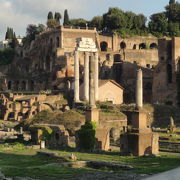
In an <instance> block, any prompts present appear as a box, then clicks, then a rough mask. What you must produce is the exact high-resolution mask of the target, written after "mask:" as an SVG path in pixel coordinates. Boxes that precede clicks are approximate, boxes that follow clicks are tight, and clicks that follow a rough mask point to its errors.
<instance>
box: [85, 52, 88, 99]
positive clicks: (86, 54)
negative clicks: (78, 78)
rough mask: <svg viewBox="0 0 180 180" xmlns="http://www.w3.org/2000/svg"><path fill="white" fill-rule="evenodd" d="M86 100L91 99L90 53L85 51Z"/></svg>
mask: <svg viewBox="0 0 180 180" xmlns="http://www.w3.org/2000/svg"><path fill="white" fill-rule="evenodd" d="M84 100H85V101H89V53H88V52H85V59H84Z"/></svg>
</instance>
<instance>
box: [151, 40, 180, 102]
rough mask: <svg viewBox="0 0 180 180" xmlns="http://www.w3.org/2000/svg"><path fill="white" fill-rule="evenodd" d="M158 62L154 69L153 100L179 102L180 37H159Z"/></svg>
mask: <svg viewBox="0 0 180 180" xmlns="http://www.w3.org/2000/svg"><path fill="white" fill-rule="evenodd" d="M158 44H159V50H158V51H159V52H158V54H159V63H158V65H157V66H156V68H155V70H154V80H153V102H155V103H163V104H164V103H166V104H169V105H176V104H180V98H179V97H180V79H179V78H180V76H179V72H180V38H178V37H175V38H172V39H171V38H164V39H159V43H158Z"/></svg>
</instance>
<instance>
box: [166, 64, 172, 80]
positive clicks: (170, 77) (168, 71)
mask: <svg viewBox="0 0 180 180" xmlns="http://www.w3.org/2000/svg"><path fill="white" fill-rule="evenodd" d="M167 82H168V83H172V66H171V64H167Z"/></svg>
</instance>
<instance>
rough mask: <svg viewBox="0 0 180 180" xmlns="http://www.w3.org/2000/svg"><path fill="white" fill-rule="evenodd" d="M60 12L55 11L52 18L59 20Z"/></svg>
mask: <svg viewBox="0 0 180 180" xmlns="http://www.w3.org/2000/svg"><path fill="white" fill-rule="evenodd" d="M61 17H62V16H61V14H60V13H59V12H55V15H54V19H55V20H56V21H57V22H60V19H61Z"/></svg>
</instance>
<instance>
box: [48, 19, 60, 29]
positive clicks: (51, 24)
mask: <svg viewBox="0 0 180 180" xmlns="http://www.w3.org/2000/svg"><path fill="white" fill-rule="evenodd" d="M59 25H60V23H59V22H58V21H57V20H56V19H49V20H48V21H47V27H48V28H55V27H57V26H59Z"/></svg>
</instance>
